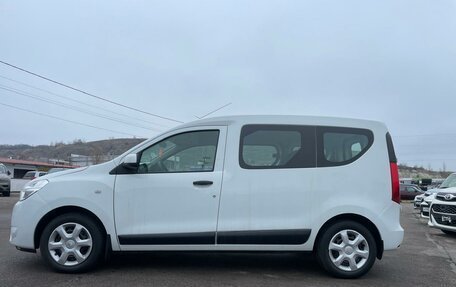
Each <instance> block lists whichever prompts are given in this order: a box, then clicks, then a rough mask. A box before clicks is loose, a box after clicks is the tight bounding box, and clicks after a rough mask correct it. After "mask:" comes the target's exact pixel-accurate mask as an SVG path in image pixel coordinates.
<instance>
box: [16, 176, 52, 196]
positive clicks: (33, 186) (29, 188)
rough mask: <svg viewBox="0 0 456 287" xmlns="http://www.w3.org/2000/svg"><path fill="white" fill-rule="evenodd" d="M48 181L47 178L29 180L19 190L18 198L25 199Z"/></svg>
mask: <svg viewBox="0 0 456 287" xmlns="http://www.w3.org/2000/svg"><path fill="white" fill-rule="evenodd" d="M48 183H49V181H48V180H47V179H41V180H37V181H31V182H29V183H27V184H26V185H25V186H24V188H23V189H22V190H21V195H20V196H19V200H25V199H27V198H28V197H29V196H30V195H32V194H34V193H35V192H37V191H38V190H40V189H42V188H43V187H44V186H45V185H46V184H48Z"/></svg>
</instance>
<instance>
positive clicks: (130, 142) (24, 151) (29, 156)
mask: <svg viewBox="0 0 456 287" xmlns="http://www.w3.org/2000/svg"><path fill="white" fill-rule="evenodd" d="M144 140H145V139H137V138H124V139H108V140H100V141H93V142H84V141H82V140H74V141H73V142H72V143H67V144H65V143H52V144H50V145H39V146H30V145H23V144H20V145H0V157H5V158H14V159H23V160H33V161H43V162H47V161H48V160H49V159H59V160H68V158H69V156H70V155H71V154H78V155H85V156H91V157H107V158H112V157H113V156H116V155H120V154H122V153H124V152H125V151H127V150H128V149H129V148H131V147H133V146H135V145H137V144H138V143H140V142H142V141H144ZM450 173H451V172H448V171H432V170H427V169H425V168H423V167H411V166H406V165H402V164H401V165H399V174H400V177H401V178H415V179H416V178H446V177H447V176H448V175H449V174H450Z"/></svg>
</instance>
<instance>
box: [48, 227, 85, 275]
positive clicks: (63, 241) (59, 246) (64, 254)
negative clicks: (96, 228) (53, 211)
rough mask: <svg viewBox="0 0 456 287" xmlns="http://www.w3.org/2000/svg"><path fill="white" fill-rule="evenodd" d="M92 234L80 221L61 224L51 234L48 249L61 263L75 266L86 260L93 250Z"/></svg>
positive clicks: (53, 257) (56, 260) (55, 259)
mask: <svg viewBox="0 0 456 287" xmlns="http://www.w3.org/2000/svg"><path fill="white" fill-rule="evenodd" d="M92 245H93V242H92V235H91V234H90V232H89V230H87V228H85V227H84V226H82V225H81V224H79V223H74V222H69V223H64V224H62V225H59V226H58V227H57V228H55V229H54V231H52V233H51V236H49V241H48V249H49V254H50V255H51V257H52V259H54V261H55V262H57V263H58V264H60V265H64V266H75V265H78V264H81V263H82V262H84V261H85V260H86V259H87V258H88V257H89V255H90V252H91V251H92Z"/></svg>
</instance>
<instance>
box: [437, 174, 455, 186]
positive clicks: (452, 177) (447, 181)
mask: <svg viewBox="0 0 456 287" xmlns="http://www.w3.org/2000/svg"><path fill="white" fill-rule="evenodd" d="M449 187H456V173H453V174H452V175H450V176H449V177H447V179H445V181H444V182H443V183H442V185H441V186H440V188H449Z"/></svg>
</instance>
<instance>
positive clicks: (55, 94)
mask: <svg viewBox="0 0 456 287" xmlns="http://www.w3.org/2000/svg"><path fill="white" fill-rule="evenodd" d="M0 78H2V79H5V80H8V81H11V82H13V83H16V84H19V85H23V86H26V87H29V88H32V89H35V90H38V91H41V92H45V93H48V94H50V95H53V96H55V97H59V98H63V99H65V100H68V101H72V102H75V103H78V104H81V105H85V106H89V107H91V108H95V109H97V110H102V111H105V112H108V113H113V114H116V115H119V116H122V117H126V118H129V119H134V120H137V121H140V122H145V123H149V124H153V125H157V126H161V127H167V126H166V125H163V124H160V123H156V122H151V121H148V120H144V119H140V118H136V117H132V116H130V115H125V114H122V113H118V112H115V111H111V110H108V109H105V108H103V107H100V106H95V105H91V104H89V103H86V102H83V101H78V100H75V99H72V98H70V97H66V96H63V95H60V94H57V93H54V92H51V91H48V90H46V89H42V88H38V87H36V86H33V85H29V84H27V83H24V82H21V81H18V80H14V79H11V78H8V77H5V76H2V75H0Z"/></svg>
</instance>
